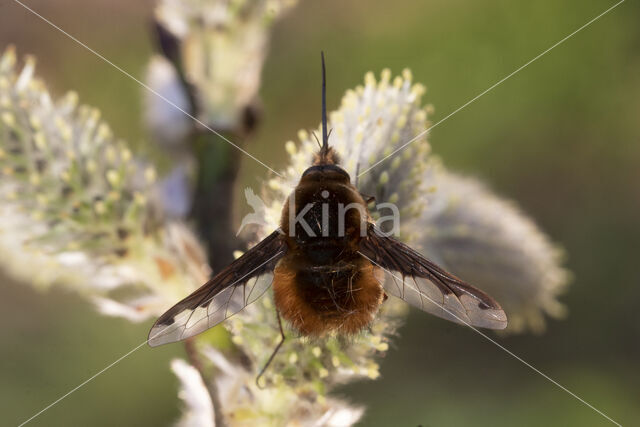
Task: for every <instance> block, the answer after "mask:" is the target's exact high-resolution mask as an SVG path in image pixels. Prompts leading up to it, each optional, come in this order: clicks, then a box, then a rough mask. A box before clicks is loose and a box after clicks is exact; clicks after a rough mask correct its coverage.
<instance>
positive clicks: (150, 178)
mask: <svg viewBox="0 0 640 427" xmlns="http://www.w3.org/2000/svg"><path fill="white" fill-rule="evenodd" d="M144 178H145V179H146V180H147V183H149V184H153V183H154V182H155V181H156V170H155V169H154V168H152V167H148V168H147V169H146V170H145V171H144Z"/></svg>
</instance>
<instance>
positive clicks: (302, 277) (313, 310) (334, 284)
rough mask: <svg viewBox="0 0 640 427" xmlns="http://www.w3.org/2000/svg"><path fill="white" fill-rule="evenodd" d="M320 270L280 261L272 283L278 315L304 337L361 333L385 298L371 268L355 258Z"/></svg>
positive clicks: (292, 261)
mask: <svg viewBox="0 0 640 427" xmlns="http://www.w3.org/2000/svg"><path fill="white" fill-rule="evenodd" d="M292 267H293V268H292ZM322 269H324V270H325V271H318V268H317V267H311V266H307V267H302V268H300V266H299V265H297V263H296V262H295V261H294V260H292V259H287V258H285V259H283V260H282V262H281V263H280V264H279V265H278V267H276V269H275V277H274V283H273V292H274V299H275V304H276V307H277V308H278V310H279V312H280V314H281V315H282V317H283V318H284V319H285V320H287V321H288V322H289V323H290V324H291V325H292V326H293V327H294V328H295V329H296V330H297V331H299V332H300V333H301V334H302V335H306V336H314V337H321V336H324V335H326V334H328V333H332V332H336V333H339V334H346V335H351V334H356V333H358V332H360V331H361V330H362V329H363V328H365V327H366V326H368V325H369V324H370V323H371V321H372V320H373V318H374V316H375V315H376V313H377V311H378V308H379V306H380V304H381V303H382V299H383V295H384V294H383V291H382V287H381V286H380V283H379V282H378V280H376V278H375V277H374V274H375V271H374V267H373V266H372V265H371V264H370V263H368V262H366V261H365V260H362V259H357V258H354V259H353V260H351V261H346V262H342V263H341V264H339V265H336V266H331V267H329V266H323V267H322Z"/></svg>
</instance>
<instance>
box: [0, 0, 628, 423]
mask: <svg viewBox="0 0 640 427" xmlns="http://www.w3.org/2000/svg"><path fill="white" fill-rule="evenodd" d="M28 4H29V5H30V6H32V7H33V8H34V9H36V10H37V11H38V12H40V13H42V14H43V15H44V16H46V17H47V18H49V19H51V20H52V21H53V22H55V23H56V24H58V25H59V26H61V27H62V28H64V29H65V30H67V31H69V32H70V33H71V34H73V35H74V36H76V37H77V38H78V39H80V40H82V41H83V42H85V43H87V44H88V45H89V46H91V47H92V48H94V49H96V50H97V51H99V52H100V53H101V54H103V55H104V56H105V57H107V58H109V59H111V60H113V61H114V62H115V63H117V64H119V65H120V66H122V67H123V68H124V69H126V70H128V71H129V72H131V74H133V75H134V76H136V77H139V78H142V77H143V76H144V69H145V65H146V62H147V60H148V58H149V56H150V55H151V54H152V52H153V49H154V47H153V41H152V37H151V36H150V31H149V30H150V17H151V8H152V5H153V2H152V1H150V0H144V1H140V0H138V1H136V2H132V1H123V0H94V1H91V2H86V1H80V0H57V1H56V2H51V1H44V0H38V1H35V0H34V1H29V2H28ZM613 4H614V2H609V1H595V0H586V1H578V0H571V1H563V2H558V1H553V0H541V1H537V2H513V1H507V0H485V1H481V2H479V1H469V0H464V1H463V0H454V1H445V0H433V1H412V0H395V1H394V2H388V1H383V0H374V1H367V2H364V1H354V0H349V1H339V0H332V1H323V2H319V1H310V0H306V1H304V0H303V1H301V3H300V5H299V6H298V7H297V8H296V9H294V11H293V13H291V14H290V15H289V16H287V17H286V18H285V19H284V20H282V21H281V22H280V23H279V24H278V25H277V27H276V29H275V34H274V39H273V43H272V47H271V53H270V55H269V56H268V59H267V63H266V66H265V70H264V74H263V85H262V91H261V94H262V97H263V101H264V109H265V111H264V122H263V125H262V127H261V128H260V130H259V133H258V134H257V135H256V137H255V138H254V139H253V140H252V142H251V145H250V146H249V147H248V149H249V151H250V152H252V153H253V154H254V155H255V156H256V157H258V158H260V159H261V160H263V161H265V162H266V163H267V164H269V165H271V166H273V167H274V168H275V169H278V168H280V167H284V166H285V161H286V156H285V154H284V150H283V149H282V148H283V143H284V142H285V141H286V140H287V139H293V138H295V135H296V132H297V130H298V129H300V128H310V127H314V126H316V124H317V122H318V119H319V114H318V113H319V108H318V107H319V96H318V52H319V51H320V50H321V49H324V50H325V52H326V53H327V57H328V66H329V89H328V90H329V92H328V102H329V106H330V108H333V107H336V106H337V103H338V102H339V99H340V97H341V96H342V94H343V92H344V91H345V90H346V89H348V88H351V87H354V86H355V85H357V84H359V83H360V82H361V81H362V77H363V75H364V73H365V72H366V71H369V70H372V71H375V72H376V73H378V72H379V71H380V70H381V69H382V68H384V67H389V68H391V69H392V71H394V72H395V73H397V72H399V71H400V70H402V68H404V67H409V68H411V69H412V70H413V73H414V80H415V81H418V82H422V83H424V84H426V85H427V87H428V92H427V95H426V96H425V100H426V101H427V102H429V103H432V104H433V105H434V106H435V109H436V110H435V111H436V112H435V114H434V115H433V116H432V120H433V121H437V120H439V119H440V118H442V117H444V116H446V115H447V114H448V113H449V112H451V111H453V110H455V109H456V108H457V107H459V106H460V105H462V104H464V103H465V102H467V101H468V100H469V99H471V98H472V97H474V96H476V95H477V94H478V93H480V92H482V91H483V90H485V89H486V88H488V87H489V86H491V85H492V84H493V83H495V82H496V81H498V80H499V79H501V78H502V77H504V76H505V75H507V74H509V73H510V72H512V71H513V70H515V69H516V68H517V67H519V66H520V65H522V64H524V63H525V62H527V61H528V60H530V59H531V58H533V57H534V56H536V55H537V54H539V53H540V52H542V51H543V50H544V49H546V48H548V47H549V46H551V45H552V44H554V43H555V42H557V41H558V40H560V39H561V38H563V37H565V36H566V35H567V34H569V33H571V32H572V31H574V30H576V29H577V28H578V27H580V26H581V25H583V24H584V23H586V22H587V21H588V20H590V19H591V18H593V17H595V16H596V15H598V14H599V13H601V12H602V11H604V10H605V9H607V8H608V7H610V6H612V5H613ZM639 16H640V7H639V5H638V3H637V2H633V1H627V2H625V3H623V4H622V5H621V6H619V7H618V8H617V9H615V10H614V11H612V12H611V13H610V14H608V15H606V16H604V17H603V18H602V19H601V20H599V21H597V22H595V23H594V24H593V25H591V26H589V27H588V28H586V29H585V30H584V31H582V32H580V33H579V34H577V35H576V36H575V37H573V38H571V39H570V40H568V41H567V42H566V43H564V44H562V45H561V46H559V47H558V48H556V49H554V50H553V51H551V52H550V53H549V54H547V55H545V56H544V57H542V58H541V59H540V60H538V61H536V62H535V63H533V64H531V65H530V66H529V67H527V68H526V69H524V70H523V71H522V72H520V73H519V74H517V75H516V76H514V77H513V78H511V79H509V80H508V81H506V82H505V83H503V84H502V85H500V86H499V87H497V88H496V89H495V90H493V91H491V92H490V93H488V94H487V95H485V96H483V97H482V98H481V99H479V100H478V101H477V102H475V103H473V104H472V105H470V106H469V107H467V108H466V109H464V110H463V111H461V112H460V113H458V114H456V115H455V116H453V117H451V118H450V119H449V120H447V121H446V122H444V123H443V124H442V125H440V126H438V127H437V128H436V129H434V131H433V132H432V134H431V136H430V140H431V143H432V146H433V148H434V151H435V152H436V153H437V154H439V155H440V156H442V157H443V159H444V160H445V163H446V164H447V165H448V166H449V167H450V168H452V169H453V170H457V171H460V172H463V173H466V174H471V175H475V176H478V177H480V178H482V179H484V180H485V181H487V182H488V183H489V184H490V185H491V186H492V187H493V188H494V189H495V190H496V191H497V192H498V193H500V194H502V195H504V196H506V197H508V198H510V199H514V200H516V201H517V202H518V203H519V204H520V205H521V206H522V207H523V208H524V210H525V211H526V212H527V213H529V214H530V215H531V216H532V217H534V218H535V219H536V220H537V222H538V223H539V225H540V226H541V227H542V228H543V229H544V230H546V231H547V232H548V233H549V234H550V235H551V237H552V238H553V239H554V240H555V241H556V242H558V243H560V244H561V245H562V246H563V247H564V248H565V249H566V250H567V252H568V254H569V260H568V266H569V268H570V269H571V270H572V271H573V272H574V273H575V281H574V283H573V285H572V286H571V287H570V290H569V292H568V293H567V294H566V295H565V296H563V297H562V301H563V302H564V303H566V305H567V306H568V308H569V316H568V317H567V319H565V320H563V321H550V322H549V324H548V330H547V332H546V333H545V334H543V335H541V336H533V335H524V336H514V337H507V338H503V337H496V339H497V340H498V341H499V342H500V343H501V344H502V345H504V346H506V347H507V348H509V349H510V350H511V351H513V352H514V353H515V354H517V355H519V356H521V357H522V358H523V359H525V360H527V361H528V362H530V363H531V364H532V365H534V366H535V367H536V368H538V369H540V370H541V371H543V372H545V373H547V374H548V375H549V376H550V377H552V378H554V379H555V380H557V381H558V382H560V383H561V384H563V385H564V386H566V387H567V388H568V389H570V390H572V391H573V392H575V393H576V394H577V395H579V396H580V397H582V398H584V399H585V400H586V401H588V402H590V403H591V404H593V405H594V406H595V407H597V408H598V409H600V410H602V411H603V412H605V413H606V414H608V415H609V416H611V417H612V418H613V419H615V420H616V421H618V422H620V423H622V424H623V425H638V424H639V422H638V419H640V387H639V386H640V371H639V368H638V361H639V359H640V320H639V318H638V305H639V304H638V302H639V301H640V268H639V267H638V265H639V263H638V253H639V252H640V225H639V219H640V191H639V185H638V184H639V183H640V26H639V25H638V17H639ZM9 43H14V44H15V45H16V46H17V48H18V52H19V54H20V55H22V54H26V53H32V54H35V55H36V56H37V58H38V61H39V62H38V74H39V75H41V76H43V77H44V78H45V79H46V81H47V82H48V84H49V87H50V88H51V90H52V91H53V92H54V93H56V94H62V93H64V92H65V91H66V90H69V89H73V90H76V91H78V92H79V93H80V95H81V100H82V101H83V102H84V103H88V104H91V105H93V106H96V107H99V108H100V109H101V110H102V112H103V115H104V117H105V118H106V120H107V121H108V122H109V123H110V124H111V125H112V127H113V129H114V131H115V133H116V134H117V135H119V136H121V137H123V138H125V139H127V140H128V141H130V142H131V143H132V145H134V146H135V147H137V148H138V149H141V150H143V151H145V150H149V144H152V142H151V141H149V138H148V136H147V133H146V131H145V129H144V127H143V125H142V121H141V111H142V103H141V95H142V89H141V88H140V87H139V86H138V85H137V84H136V83H135V82H133V81H131V80H130V79H128V78H127V77H125V76H123V75H122V74H120V73H119V72H118V71H116V70H114V69H113V68H111V67H110V66H108V65H107V64H105V63H104V62H102V61H101V60H100V59H98V58H96V57H95V56H93V55H92V54H90V53H89V52H87V51H86V50H84V49H83V48H81V47H80V46H78V45H77V44H75V43H74V42H73V41H71V40H70V39H68V38H66V37H65V36H64V35H62V34H60V33H59V32H56V31H55V30H54V29H52V28H51V27H49V26H48V25H47V24H45V23H43V22H42V21H40V20H38V19H37V18H36V17H35V16H33V15H31V14H29V13H28V12H27V11H26V10H24V9H23V8H22V7H21V6H20V5H18V4H17V3H14V2H12V1H9V0H7V1H4V2H2V4H0V48H4V46H6V45H7V44H9ZM221 143H222V142H221ZM241 176H242V182H241V185H249V186H252V187H253V188H259V186H260V183H261V182H262V180H263V179H264V177H265V176H266V171H265V170H264V169H262V168H261V167H260V166H259V165H257V164H256V163H254V162H252V161H250V160H248V159H243V168H242V173H241ZM241 214H242V211H240V212H239V215H241ZM238 218H241V216H238ZM0 282H1V283H2V287H1V289H2V291H1V294H0V295H1V297H0V321H1V322H2V323H3V325H4V326H3V327H2V328H0V342H1V343H2V353H1V354H2V355H1V357H0V378H1V380H0V414H2V424H4V425H16V424H18V423H20V422H21V421H23V420H25V419H26V418H28V417H29V416H31V415H32V414H33V413H35V412H36V411H38V410H40V409H41V408H42V407H44V406H45V405H47V404H49V403H50V402H52V401H53V400H55V399H56V398H58V397H59V396H60V395H62V394H63V393H65V392H67V391H68V390H69V389H71V388H72V387H74V386H76V385H77V384H79V383H80V382H82V381H84V380H85V379H87V378H88V377H89V376H91V375H93V374H94V373H95V372H97V371H98V370H100V369H102V368H103V367H104V366H105V365H107V364H109V363H111V362H112V361H114V360H115V359H116V358H118V357H120V356H121V355H123V354H125V353H126V352H127V351H129V350H130V349H132V348H133V347H135V346H136V345H138V344H140V343H141V342H142V341H143V340H144V339H145V337H146V333H147V329H148V326H149V324H141V325H138V326H134V327H132V326H131V324H130V323H128V322H126V321H124V320H120V319H111V318H105V317H101V316H99V315H98V314H96V313H95V312H94V310H93V308H92V307H91V306H90V305H89V304H88V303H87V302H86V301H84V300H82V299H80V298H79V297H77V296H75V295H73V294H70V293H68V292H65V291H64V290H62V289H57V290H54V291H51V292H47V293H38V292H36V291H34V290H33V289H32V288H30V287H29V286H27V285H25V284H17V283H14V282H12V281H9V280H7V279H5V278H0ZM149 323H150V322H149ZM182 351H183V350H182V346H179V345H173V346H166V347H161V348H158V349H154V350H151V349H149V348H147V347H144V348H142V349H141V350H140V351H138V352H136V353H134V354H133V355H131V356H130V357H128V358H127V359H125V360H124V361H123V362H121V363H119V364H118V365H116V366H115V367H113V368H112V369H111V370H109V371H107V372H106V373H105V374H103V375H101V376H100V377H98V378H97V379H96V380H95V381H93V382H91V383H90V384H88V385H87V386H86V387H84V388H82V389H81V390H79V391H78V392H76V393H74V394H73V395H71V396H70V397H69V398H67V399H66V400H64V401H62V402H61V403H59V404H58V405H56V406H55V407H53V408H52V409H50V410H49V411H47V412H46V413H44V414H43V415H41V416H40V417H39V418H37V419H35V420H34V421H33V422H32V425H34V426H35V425H42V426H58V425H60V426H63V425H64V426H67V425H92V426H93V425H95V426H111V425H169V424H171V423H172V422H173V421H174V420H175V419H176V418H177V417H178V416H179V408H180V403H179V401H178V399H177V397H176V392H177V380H176V379H175V377H174V376H173V374H172V373H171V372H170V371H169V361H170V359H171V358H172V357H176V356H182ZM340 393H341V394H343V395H346V396H348V397H349V399H350V400H352V401H353V402H359V403H362V404H365V405H366V406H367V407H368V410H367V414H366V416H365V418H364V419H363V421H362V423H361V424H362V425H366V426H389V425H399V426H405V425H406V426H416V425H422V426H466V425H474V426H497V425H499V426H511V425H519V426H539V425H554V426H556V425H557V426H565V425H579V426H592V425H593V426H597V425H607V424H608V422H607V421H606V419H604V418H603V417H601V416H600V415H598V414H597V413H596V412H594V411H593V410H591V409H589V408H588V407H587V406H585V405H584V404H582V403H580V402H579V401H578V400H576V399H575V398H573V397H571V396H570V395H569V394H567V393H565V392H563V391H562V390H560V389H559V388H557V387H556V386H554V385H553V384H551V383H550V382H548V381H547V380H545V379H544V378H542V377H541V376H539V375H538V374H536V373H534V372H533V371H532V370H531V369H529V368H527V367H526V366H524V365H523V364H522V363H520V362H518V361H517V360H515V359H514V358H512V357H511V356H509V355H508V354H506V353H505V352H503V351H502V350H500V349H499V348H497V347H496V346H494V345H492V344H491V343H489V342H488V341H486V340H484V339H483V338H482V337H480V336H478V335H477V334H475V333H474V332H473V331H471V330H468V329H465V328H460V327H457V326H455V325H452V324H449V323H446V322H444V321H440V320H437V319H435V318H433V317H430V316H427V315H424V314H423V313H419V312H415V311H412V312H411V315H410V317H409V320H408V322H407V324H406V325H405V326H404V327H403V328H402V329H401V331H400V337H399V338H398V339H397V340H395V342H394V346H393V347H392V350H391V351H390V352H389V354H388V356H387V357H386V359H385V360H384V361H383V363H382V378H381V379H380V380H378V381H375V382H370V381H369V382H362V383H357V384H353V385H350V386H348V387H346V388H344V390H342V391H340Z"/></svg>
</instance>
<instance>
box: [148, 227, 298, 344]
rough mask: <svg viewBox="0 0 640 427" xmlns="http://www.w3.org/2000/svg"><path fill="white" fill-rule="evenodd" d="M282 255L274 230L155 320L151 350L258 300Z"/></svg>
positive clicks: (215, 323) (280, 243) (200, 328)
mask: <svg viewBox="0 0 640 427" xmlns="http://www.w3.org/2000/svg"><path fill="white" fill-rule="evenodd" d="M285 252H286V244H285V243H284V241H283V239H282V238H281V235H280V231H279V230H277V231H274V232H273V233H272V234H271V235H269V236H268V237H266V238H265V239H264V240H262V241H261V242H260V243H258V244H257V245H256V246H254V247H253V248H251V249H250V250H249V251H247V252H246V253H245V254H244V255H242V256H241V257H240V258H238V259H237V260H235V261H234V262H232V263H231V264H229V266H227V267H226V268H225V269H224V270H222V271H220V273H218V274H217V275H215V276H214V277H213V278H212V279H211V280H209V281H208V282H207V283H205V284H204V285H203V286H202V287H200V288H199V289H198V290H196V291H194V292H193V293H192V294H191V295H189V296H188V297H186V298H185V299H183V300H182V301H180V302H178V303H177V304H176V305H174V306H173V307H171V308H170V309H169V310H167V312H166V313H164V314H163V315H162V316H160V317H159V318H158V320H156V322H155V323H154V325H153V327H152V328H151V331H149V339H148V343H149V345H150V346H152V347H155V346H158V345H162V344H167V343H171V342H176V341H180V340H183V339H186V338H189V337H192V336H194V335H197V334H199V333H201V332H203V331H205V330H207V329H209V328H211V327H213V326H215V325H217V324H218V323H220V322H222V321H223V320H225V319H227V318H229V317H230V316H232V315H234V314H235V313H237V312H239V311H240V310H242V309H243V308H245V307H246V306H247V305H249V304H251V303H252V302H254V301H256V300H257V299H258V298H260V297H261V296H262V295H263V294H264V293H265V292H266V291H267V289H269V286H271V283H272V282H273V269H274V268H275V266H276V264H277V263H278V261H279V260H280V259H281V258H282V256H283V255H284V254H285Z"/></svg>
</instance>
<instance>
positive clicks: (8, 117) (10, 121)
mask: <svg viewBox="0 0 640 427" xmlns="http://www.w3.org/2000/svg"><path fill="white" fill-rule="evenodd" d="M2 121H3V122H4V123H5V124H6V125H7V126H9V127H13V126H15V124H16V116H14V115H13V113H10V112H8V111H5V112H4V113H2Z"/></svg>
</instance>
